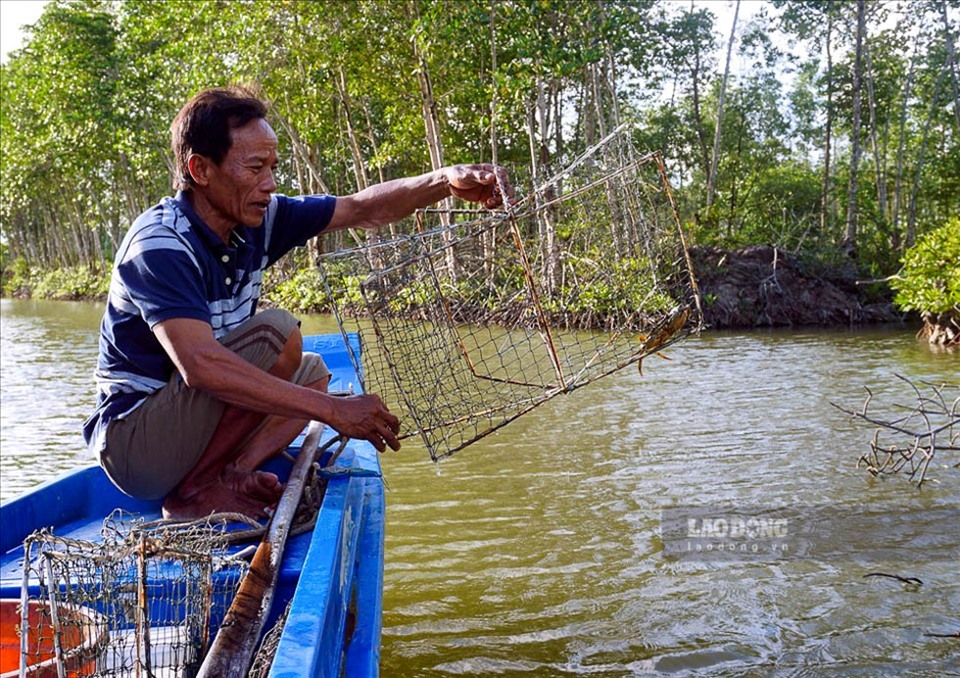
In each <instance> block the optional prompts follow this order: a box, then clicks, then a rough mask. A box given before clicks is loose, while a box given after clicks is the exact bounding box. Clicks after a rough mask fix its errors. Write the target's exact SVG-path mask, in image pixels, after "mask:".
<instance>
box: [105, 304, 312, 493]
mask: <svg viewBox="0 0 960 678" xmlns="http://www.w3.org/2000/svg"><path fill="white" fill-rule="evenodd" d="M299 325H300V322H299V321H298V320H297V319H296V318H294V317H293V316H292V315H290V314H289V313H287V312H286V311H281V310H278V309H269V310H266V311H263V312H261V313H258V314H256V315H255V316H253V317H252V318H250V319H249V320H247V321H246V322H244V323H243V324H242V325H240V326H238V327H237V328H236V329H234V330H233V331H231V332H229V333H228V334H226V335H225V336H224V337H223V338H222V339H221V340H220V343H221V344H223V345H224V346H225V347H226V348H228V349H230V350H231V351H233V352H234V353H236V354H237V355H239V356H240V357H241V358H243V359H244V360H246V361H247V362H249V363H250V364H252V365H255V366H257V367H259V368H260V369H262V370H264V371H268V370H270V368H272V367H273V365H274V364H275V363H276V361H277V358H278V357H279V356H280V353H281V352H282V351H283V347H284V344H286V342H287V340H288V339H289V338H290V336H291V335H292V334H293V332H294V331H295V330H297V328H298V327H299ZM329 375H330V370H328V369H327V366H326V365H325V364H324V362H323V359H322V358H321V357H320V356H318V355H316V354H314V353H304V354H303V359H302V360H301V362H300V367H299V368H298V369H297V371H296V372H295V373H294V375H293V377H292V378H291V379H290V381H291V382H293V383H295V384H301V385H305V384H313V383H315V382H317V381H320V380H321V379H323V378H324V377H328V376H329ZM226 406H227V405H226V403H225V402H223V401H222V400H218V399H217V398H214V397H212V396H210V395H208V394H206V393H203V392H201V391H197V390H195V389H192V388H189V387H187V386H186V384H184V382H183V379H181V378H180V375H179V373H177V372H176V371H174V373H173V375H172V376H171V377H170V381H169V383H167V385H166V386H164V387H163V388H161V389H160V390H158V391H156V392H155V393H153V394H151V395H150V396H148V397H147V399H146V400H144V401H143V403H142V404H141V405H140V406H139V407H138V408H137V409H135V410H133V411H132V412H130V413H129V414H128V415H127V416H126V417H124V418H123V419H116V420H114V421H113V422H111V423H110V425H109V426H108V428H107V444H106V447H105V449H104V450H103V452H102V453H101V455H100V464H101V466H103V468H104V470H105V471H106V472H107V475H108V476H110V479H111V480H112V481H113V482H114V484H116V486H117V487H119V488H120V489H121V490H123V491H124V492H125V493H126V494H129V495H130V496H133V497H137V498H140V499H160V498H162V497H165V496H167V495H168V494H169V493H170V491H171V490H173V489H174V488H175V487H176V486H177V484H179V482H180V481H181V480H182V479H183V478H184V476H186V475H187V473H188V472H189V471H190V469H192V468H193V467H194V466H195V465H196V464H197V462H198V461H199V459H200V456H201V455H202V454H203V452H204V450H206V449H207V445H208V444H209V442H210V439H211V438H212V437H213V433H214V431H215V430H216V428H217V425H218V424H219V423H220V417H221V416H222V415H223V411H224V409H225V408H226ZM255 433H256V431H254V432H253V433H251V434H250V436H248V439H249V437H251V436H253V435H254V434H255Z"/></svg>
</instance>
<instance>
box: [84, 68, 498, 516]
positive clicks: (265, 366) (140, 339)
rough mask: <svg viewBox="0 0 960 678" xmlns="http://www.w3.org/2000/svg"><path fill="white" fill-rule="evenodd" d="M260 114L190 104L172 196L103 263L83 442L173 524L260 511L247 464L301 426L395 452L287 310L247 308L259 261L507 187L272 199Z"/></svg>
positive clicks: (244, 95) (493, 173) (403, 186)
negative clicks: (323, 235) (108, 267)
mask: <svg viewBox="0 0 960 678" xmlns="http://www.w3.org/2000/svg"><path fill="white" fill-rule="evenodd" d="M266 113H267V110H266V106H265V104H264V103H263V102H262V101H260V100H259V99H258V98H257V97H256V96H254V95H253V94H252V93H251V92H249V91H247V90H244V89H242V88H238V87H231V88H226V89H211V90H206V91H203V92H201V93H199V94H197V95H196V96H195V97H194V98H192V99H191V100H190V101H189V102H187V104H186V105H185V106H184V107H183V109H182V110H181V111H180V112H179V113H178V115H177V116H176V118H175V119H174V121H173V125H172V127H171V132H172V149H173V153H174V156H175V159H176V171H177V177H176V180H175V182H174V188H176V189H178V192H177V194H176V197H174V198H169V197H168V198H164V199H163V200H162V201H161V202H160V204H158V205H156V206H154V207H153V208H151V209H150V210H148V211H147V212H145V213H144V214H142V215H141V216H140V217H139V218H138V219H137V220H136V222H134V224H133V225H132V226H131V228H130V230H129V232H128V233H127V235H126V237H125V238H124V240H123V243H122V244H121V246H120V249H119V251H118V252H117V256H116V261H115V264H114V269H113V276H112V279H111V282H110V294H109V299H108V302H107V309H106V312H105V313H104V317H103V322H102V324H101V332H100V355H99V359H98V366H97V374H96V377H97V383H98V387H99V395H98V403H97V409H96V411H95V412H94V414H93V416H92V417H91V418H90V419H89V420H88V421H87V422H86V424H85V425H84V436H85V438H86V440H87V443H88V445H89V446H90V448H91V450H92V451H93V452H94V453H95V454H97V456H98V457H99V459H100V463H101V465H102V466H103V468H104V470H105V471H106V472H107V474H108V475H109V476H110V479H111V480H112V481H113V482H114V484H116V485H117V487H119V488H120V489H121V490H123V491H124V492H125V493H127V494H129V495H131V496H136V497H140V498H144V499H156V498H161V497H164V498H165V499H164V504H163V512H164V515H166V516H168V517H177V518H191V517H199V516H205V515H209V514H210V513H211V512H214V511H238V512H241V513H244V514H247V515H250V516H261V515H262V514H263V512H264V509H265V508H266V507H268V506H270V505H271V504H273V503H275V502H276V501H277V500H278V499H279V498H280V495H281V494H282V491H283V488H282V485H281V484H280V482H279V480H278V479H277V477H276V476H275V475H273V474H271V473H267V472H264V471H259V470H257V469H258V467H259V466H260V465H261V464H262V463H263V462H264V461H265V460H266V459H268V458H269V457H271V456H273V455H275V454H277V453H278V452H279V451H281V450H283V449H285V448H286V447H287V445H289V444H290V442H291V441H292V440H293V439H294V438H295V437H296V435H297V434H298V433H299V432H300V431H301V430H302V429H303V427H304V426H305V425H306V423H307V422H308V421H309V420H311V419H316V420H319V421H322V422H324V423H326V424H328V425H330V426H331V427H333V428H334V429H336V430H337V431H338V432H340V433H341V434H343V435H346V436H350V437H352V438H357V439H360V440H367V441H369V442H371V443H372V444H373V445H374V446H375V447H376V448H377V449H378V450H380V451H383V450H384V449H386V447H390V448H392V449H399V447H400V443H399V441H398V439H397V431H398V429H399V420H398V419H397V417H396V416H394V415H393V414H392V413H391V412H390V411H389V410H388V409H387V407H386V406H385V405H384V404H383V403H382V402H381V400H380V398H379V397H377V396H376V395H358V396H351V397H347V398H334V397H332V396H330V395H328V394H327V393H326V388H327V383H328V382H329V378H330V373H329V371H328V370H327V369H326V366H325V365H324V364H323V361H322V360H320V359H319V357H318V356H315V355H311V354H306V355H303V354H302V336H301V335H300V331H299V323H298V322H297V321H296V319H294V318H293V316H291V315H290V314H289V313H286V312H285V311H279V310H268V311H264V312H262V313H259V314H255V311H256V307H257V300H258V298H259V295H260V287H261V284H262V280H263V270H264V269H265V268H266V267H268V266H270V265H271V264H273V263H274V262H276V261H277V260H278V259H279V258H280V257H281V256H282V255H283V254H285V253H286V252H287V251H289V250H290V249H292V248H293V247H295V246H297V245H302V244H304V243H305V242H306V241H307V240H308V239H309V238H311V237H313V236H315V235H317V234H318V233H320V232H321V231H332V230H337V229H342V228H347V227H360V228H367V229H373V228H377V227H379V226H382V225H384V224H388V223H390V222H394V221H397V220H399V219H401V218H403V217H405V216H408V215H409V214H411V213H413V211H414V210H415V209H417V208H420V207H426V206H428V205H431V204H433V203H435V202H437V201H439V200H441V199H443V198H445V197H447V196H449V195H454V196H457V197H459V198H462V199H465V200H469V201H473V202H478V203H480V204H482V205H484V206H485V207H487V208H495V207H497V206H498V205H500V204H501V203H502V200H503V198H502V196H501V195H500V190H499V188H498V186H500V185H502V186H504V187H505V188H507V190H508V191H510V189H509V187H508V186H509V185H508V184H507V183H506V177H505V175H504V174H503V171H502V170H501V169H500V168H495V167H494V166H492V165H458V166H454V167H446V168H443V169H440V170H437V171H435V172H430V173H428V174H424V175H421V176H417V177H410V178H406V179H398V180H394V181H388V182H385V183H383V184H379V185H376V186H371V187H369V188H367V189H365V190H363V191H360V192H359V193H356V194H353V195H349V196H345V197H336V198H335V197H332V196H326V195H321V196H301V197H298V198H288V197H286V196H282V195H276V194H275V191H276V189H277V184H276V182H275V180H274V170H275V169H276V166H277V135H276V134H275V133H274V131H273V129H272V128H271V127H270V125H269V124H268V123H267V120H266ZM497 174H499V175H500V176H499V182H498V177H497ZM508 197H510V196H508Z"/></svg>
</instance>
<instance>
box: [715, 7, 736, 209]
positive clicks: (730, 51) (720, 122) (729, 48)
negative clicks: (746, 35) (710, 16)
mask: <svg viewBox="0 0 960 678" xmlns="http://www.w3.org/2000/svg"><path fill="white" fill-rule="evenodd" d="M738 16H740V0H737V4H736V7H734V9H733V24H732V25H731V26H730V41H729V42H728V43H727V63H726V65H725V66H724V67H723V83H722V84H721V85H720V99H719V101H718V102H717V126H716V129H715V130H714V134H713V158H712V159H711V161H710V173H709V174H708V175H707V214H710V208H711V207H712V206H713V194H714V190H715V188H716V181H717V161H718V158H719V157H720V132H721V130H722V129H723V100H724V98H725V97H726V95H727V79H728V78H729V76H730V56H731V55H732V54H733V42H734V39H735V38H736V34H737V17H738Z"/></svg>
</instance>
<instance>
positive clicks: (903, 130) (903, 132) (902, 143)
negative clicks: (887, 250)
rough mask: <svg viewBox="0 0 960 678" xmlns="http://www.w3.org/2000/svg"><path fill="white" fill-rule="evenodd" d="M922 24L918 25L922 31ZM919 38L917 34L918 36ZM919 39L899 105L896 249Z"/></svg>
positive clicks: (893, 216) (899, 239) (893, 218)
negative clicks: (909, 115)
mask: <svg viewBox="0 0 960 678" xmlns="http://www.w3.org/2000/svg"><path fill="white" fill-rule="evenodd" d="M922 30H923V25H922V24H921V26H920V32H921V33H922ZM918 38H919V36H918ZM919 45H920V42H919V39H918V40H917V42H915V43H914V50H913V56H912V57H911V58H910V66H909V68H908V70H907V78H906V82H905V83H904V85H903V101H902V103H901V105H900V133H899V139H898V140H897V170H896V177H895V180H894V188H893V207H892V214H891V224H892V225H891V229H892V230H893V237H894V239H895V242H896V249H897V250H898V251H901V250H902V247H903V241H904V238H903V237H901V234H900V205H901V200H902V194H903V151H904V148H905V147H906V140H907V111H908V109H909V103H910V93H911V90H912V89H913V72H914V68H915V67H916V64H917V58H918V56H919V51H920V48H919Z"/></svg>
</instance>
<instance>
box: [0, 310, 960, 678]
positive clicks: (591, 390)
mask: <svg viewBox="0 0 960 678" xmlns="http://www.w3.org/2000/svg"><path fill="white" fill-rule="evenodd" d="M101 310H102V309H101V308H99V307H96V306H92V305H82V304H77V305H75V304H65V303H51V302H47V303H43V302H12V301H9V300H4V301H3V306H2V311H3V313H2V316H3V317H2V321H3V325H2V327H3V337H2V340H3V343H2V353H0V355H2V360H3V362H2V374H0V377H2V379H0V385H2V415H3V419H2V422H3V427H2V439H0V462H2V473H3V476H2V479H3V483H2V496H3V498H4V499H6V498H9V497H11V496H13V495H15V494H16V493H17V492H19V491H22V489H24V488H25V487H29V486H30V485H32V484H34V483H36V482H38V481H40V480H43V479H45V478H47V477H50V476H51V475H54V474H56V473H57V472H58V471H60V470H62V469H65V468H69V467H70V466H73V465H74V464H76V463H77V462H78V461H81V460H85V457H84V456H83V453H82V451H81V447H82V442H81V440H80V436H79V432H78V430H77V427H78V426H79V425H80V423H82V421H83V418H84V417H85V416H86V413H87V410H88V409H89V403H91V402H92V399H93V389H92V386H91V385H90V374H91V372H92V370H93V365H94V360H95V355H96V328H97V323H98V321H99V314H100V312H101ZM304 328H305V330H306V331H307V332H327V331H331V330H332V329H333V326H332V325H331V324H330V321H329V319H327V318H309V319H307V320H306V321H305V323H304ZM669 355H670V357H671V358H672V360H670V361H659V360H656V359H652V358H651V359H648V360H647V361H645V364H644V376H643V377H641V376H640V375H639V374H637V372H636V371H635V370H625V371H622V372H620V373H618V374H616V375H613V376H611V377H609V378H607V379H605V380H601V381H599V382H597V383H596V384H593V385H591V386H587V387H585V388H583V389H581V390H579V391H576V392H574V393H573V394H570V395H568V396H562V397H558V398H556V399H554V400H553V401H551V402H549V403H547V404H546V405H543V406H542V407H540V408H539V409H537V410H535V411H534V412H533V413H531V414H529V415H527V416H525V417H523V418H521V419H519V420H518V421H516V422H514V423H513V424H511V425H510V426H508V427H506V428H505V429H503V430H502V431H501V432H500V433H498V434H496V435H494V436H491V437H489V438H487V439H484V440H481V441H480V442H478V443H476V444H474V445H473V446H471V447H470V448H468V449H467V450H465V451H463V452H460V453H458V454H457V455H456V456H454V457H453V458H452V459H450V460H448V461H446V462H443V463H442V464H441V465H440V466H439V467H437V466H434V465H433V464H432V463H431V462H429V458H428V457H427V454H426V452H425V451H424V450H423V449H421V448H419V447H418V446H417V445H416V444H415V443H413V442H412V441H411V442H409V443H408V444H407V445H405V447H404V449H403V450H401V451H400V452H399V453H390V454H387V455H385V456H384V457H383V466H384V474H385V479H386V482H387V485H388V488H389V490H388V494H387V502H388V509H387V555H386V572H385V590H384V608H385V609H384V620H383V623H384V628H383V649H382V673H383V675H384V676H450V675H470V676H478V675H479V676H484V675H510V676H557V675H581V674H584V675H596V676H633V675H649V674H662V673H676V674H679V675H684V674H690V673H694V674H698V675H731V676H733V675H743V674H751V675H768V674H770V673H777V674H786V675H821V674H824V673H827V674H830V675H833V674H841V675H862V674H868V675H878V674H880V675H894V674H900V673H904V672H906V673H910V674H912V675H930V676H935V675H943V674H944V673H954V674H956V673H957V671H958V665H960V664H958V657H960V645H958V641H957V640H956V639H942V638H933V637H929V636H927V635H925V634H927V633H947V632H956V631H960V567H958V565H957V560H956V558H955V556H956V555H957V544H958V543H960V525H958V523H960V521H942V523H938V524H937V526H935V527H936V529H935V532H936V534H937V535H939V537H940V540H939V542H938V543H939V546H940V547H942V546H943V542H944V541H945V542H946V544H947V549H946V551H947V553H948V557H944V549H943V548H934V546H936V545H935V544H934V543H933V542H934V541H937V540H936V539H933V540H931V539H929V538H926V537H925V538H918V540H917V546H916V549H915V552H914V553H912V554H910V555H909V556H906V557H905V556H904V555H903V554H902V553H899V554H898V555H896V556H894V557H892V559H891V560H890V561H889V562H883V563H879V564H878V563H876V562H870V561H864V560H863V559H862V558H861V557H860V556H862V555H863V554H865V553H869V552H871V550H872V549H875V548H876V546H877V543H878V542H882V541H883V539H884V535H883V534H882V533H881V534H878V533H877V532H876V531H872V532H869V533H857V532H856V531H851V532H850V533H849V534H846V533H842V532H841V533H840V534H839V535H838V536H837V539H836V540H837V541H838V542H842V543H841V544H840V545H839V546H838V549H839V553H840V555H837V554H836V553H834V555H832V556H830V557H828V558H827V557H822V558H818V557H816V556H805V557H800V556H797V555H790V556H784V557H772V556H767V557H761V558H753V559H750V558H739V559H733V558H728V559H714V560H709V559H697V558H688V559H683V558H680V559H677V558H670V557H666V556H664V553H663V550H664V546H663V543H662V540H661V538H660V531H659V528H660V521H661V513H660V512H661V510H662V509H663V508H665V507H675V506H689V505H705V506H718V507H726V508H729V509H736V508H737V507H758V506H759V507H771V508H775V507H788V508H790V507H848V508H852V509H856V508H857V507H870V506H877V505H881V506H895V507H898V508H899V509H900V510H901V511H902V513H901V514H899V515H901V516H907V518H897V517H896V516H895V522H896V520H908V521H914V520H916V521H917V524H920V523H922V522H923V516H925V515H932V512H933V511H935V510H937V511H941V512H942V511H944V510H947V511H954V512H955V511H956V509H957V501H956V499H957V494H958V488H960V471H958V470H957V469H956V468H951V467H950V466H949V465H947V464H946V457H945V456H944V457H943V458H941V459H938V460H937V461H935V463H934V465H933V466H932V467H931V469H930V470H931V475H932V476H933V477H934V478H936V479H937V480H938V481H939V483H938V484H931V485H928V486H927V487H926V488H925V489H924V490H923V491H922V492H920V491H918V490H917V489H916V488H915V487H914V486H913V485H911V484H910V483H909V482H908V481H907V480H906V479H905V478H901V477H894V478H888V479H879V480H878V479H873V478H871V477H870V476H869V475H867V474H866V473H865V472H864V471H862V470H857V468H856V461H857V458H858V457H859V456H860V455H861V454H862V453H863V452H864V451H865V450H866V449H867V445H868V442H869V440H870V438H871V437H872V434H873V430H872V429H871V428H869V427H866V426H863V425H860V424H857V423H855V422H852V421H851V420H850V419H849V417H847V416H846V415H844V414H843V413H841V412H839V411H838V410H836V409H835V408H833V407H831V405H830V401H834V402H837V403H839V404H842V405H845V406H847V407H850V408H853V409H857V408H859V406H860V405H861V403H862V401H863V394H864V391H863V386H864V385H869V386H870V387H871V389H872V390H873V391H874V392H875V394H876V399H877V402H878V404H879V405H885V404H892V403H893V402H901V403H904V404H910V402H911V398H912V394H910V393H909V391H908V390H907V387H906V385H905V384H904V383H903V382H901V381H899V380H898V379H897V378H896V376H895V375H897V374H900V375H903V376H906V377H909V378H911V379H914V380H929V381H933V382H937V383H940V382H951V383H954V384H956V383H957V382H958V381H960V377H958V373H960V353H947V352H938V351H935V350H932V349H931V348H929V347H927V346H926V345H924V344H922V343H917V342H916V341H915V340H914V338H913V335H912V332H911V330H910V329H907V328H894V329H869V330H856V331H776V332H752V333H709V334H705V335H703V336H702V337H699V338H693V339H689V340H688V341H686V342H684V343H683V344H681V345H678V346H676V347H673V348H671V349H670V351H669ZM878 411H879V410H878ZM886 412H887V413H888V414H889V413H891V411H890V410H889V408H888V409H887V410H886ZM937 515H939V514H937ZM918 534H920V535H926V536H927V537H929V534H930V527H929V525H928V526H926V527H923V528H918ZM876 569H880V570H884V571H887V572H896V573H898V574H901V575H904V576H912V577H917V578H919V579H921V580H922V581H923V585H922V586H919V587H916V586H906V585H903V584H901V583H900V582H898V581H895V580H892V579H888V578H880V577H873V578H864V577H863V575H864V574H867V573H869V572H870V571H872V570H876Z"/></svg>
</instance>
